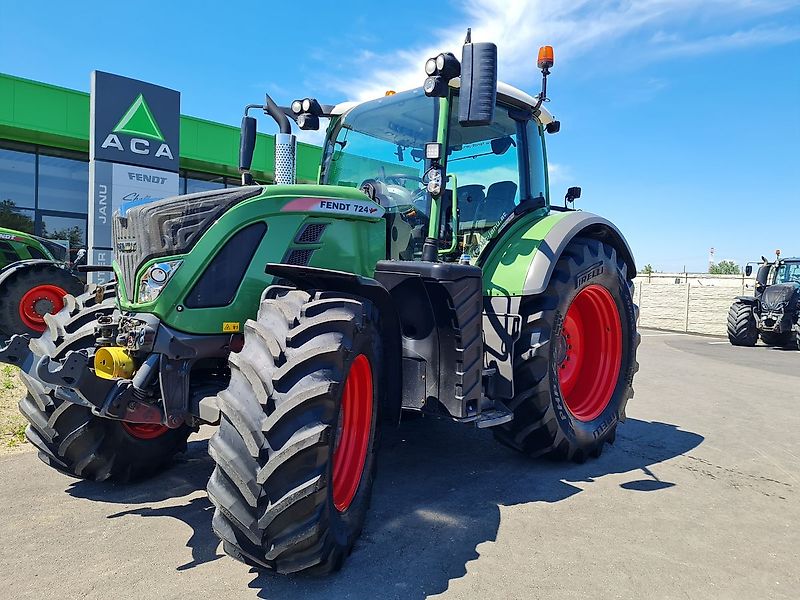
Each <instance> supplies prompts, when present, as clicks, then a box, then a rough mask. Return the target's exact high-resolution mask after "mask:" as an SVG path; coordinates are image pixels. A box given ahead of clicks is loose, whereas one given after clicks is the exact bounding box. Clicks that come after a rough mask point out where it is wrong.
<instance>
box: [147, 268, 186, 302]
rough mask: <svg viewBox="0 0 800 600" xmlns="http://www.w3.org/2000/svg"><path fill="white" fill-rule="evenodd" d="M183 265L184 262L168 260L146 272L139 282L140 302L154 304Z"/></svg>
mask: <svg viewBox="0 0 800 600" xmlns="http://www.w3.org/2000/svg"><path fill="white" fill-rule="evenodd" d="M182 263H183V261H182V260H167V261H164V262H160V263H156V264H154V265H152V266H151V267H150V268H149V269H147V270H146V271H145V272H144V275H142V279H141V280H140V281H139V302H140V303H145V302H153V301H154V300H155V299H156V298H158V296H159V294H161V290H163V289H164V286H165V285H167V282H168V281H169V280H170V279H171V278H172V276H173V275H174V274H175V271H177V270H178V267H180V266H181V264H182Z"/></svg>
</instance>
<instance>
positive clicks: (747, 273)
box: [744, 265, 753, 277]
mask: <svg viewBox="0 0 800 600" xmlns="http://www.w3.org/2000/svg"><path fill="white" fill-rule="evenodd" d="M744 274H745V276H746V277H750V275H752V274H753V265H746V266H745V268H744Z"/></svg>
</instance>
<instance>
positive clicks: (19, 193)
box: [0, 146, 36, 208]
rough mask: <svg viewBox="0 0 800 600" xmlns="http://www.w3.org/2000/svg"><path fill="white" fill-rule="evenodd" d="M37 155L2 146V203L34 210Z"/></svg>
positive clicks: (0, 182) (0, 178) (0, 150)
mask: <svg viewBox="0 0 800 600" xmlns="http://www.w3.org/2000/svg"><path fill="white" fill-rule="evenodd" d="M35 188H36V155H35V154H33V153H30V152H18V151H17V150H12V149H11V148H10V147H2V146H0V202H3V203H6V202H8V203H10V205H9V206H10V207H11V208H34V204H35V201H36V189H35Z"/></svg>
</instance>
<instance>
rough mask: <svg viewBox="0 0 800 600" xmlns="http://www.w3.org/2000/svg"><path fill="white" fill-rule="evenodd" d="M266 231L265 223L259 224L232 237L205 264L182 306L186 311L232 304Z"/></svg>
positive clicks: (248, 227) (254, 224)
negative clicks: (206, 264) (184, 305)
mask: <svg viewBox="0 0 800 600" xmlns="http://www.w3.org/2000/svg"><path fill="white" fill-rule="evenodd" d="M266 232H267V225H266V223H263V222H259V223H253V224H252V225H248V226H247V227H245V228H244V229H241V230H239V231H237V232H236V233H235V234H234V235H233V236H231V238H230V239H229V240H228V241H227V242H225V245H224V246H223V247H222V248H221V249H220V251H219V252H217V255H216V256H215V257H214V258H213V259H211V262H210V263H208V266H207V267H206V269H205V271H203V274H202V275H201V276H200V279H198V280H197V283H195V284H194V286H193V287H192V289H191V291H190V292H189V294H188V295H187V296H186V300H185V301H184V304H186V306H187V307H188V308H212V307H218V306H227V305H228V304H230V303H231V302H233V299H234V297H235V296H236V291H237V290H238V289H239V285H241V283H242V279H243V278H244V274H245V272H246V271H247V267H249V266H250V263H251V259H252V257H253V254H255V252H256V250H257V249H258V246H259V244H260V243H261V240H262V239H263V238H264V234H265V233H266Z"/></svg>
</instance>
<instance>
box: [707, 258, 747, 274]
mask: <svg viewBox="0 0 800 600" xmlns="http://www.w3.org/2000/svg"><path fill="white" fill-rule="evenodd" d="M708 272H709V273H711V274H712V275H739V274H740V273H741V272H742V271H741V269H739V265H737V264H736V263H735V262H733V261H732V260H721V261H719V262H718V263H717V264H715V265H711V266H710V267H709V268H708Z"/></svg>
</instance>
